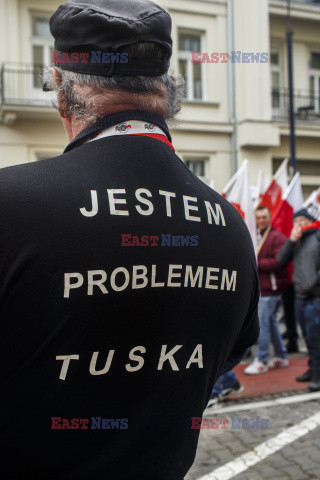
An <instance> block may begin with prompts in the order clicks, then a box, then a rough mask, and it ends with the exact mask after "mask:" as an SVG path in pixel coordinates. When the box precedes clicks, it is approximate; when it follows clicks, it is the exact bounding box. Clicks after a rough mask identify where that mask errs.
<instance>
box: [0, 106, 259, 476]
mask: <svg viewBox="0 0 320 480" xmlns="http://www.w3.org/2000/svg"><path fill="white" fill-rule="evenodd" d="M106 118H107V119H108V117H106ZM123 118H124V117H123V113H122V115H121V117H119V119H118V120H119V121H122V120H123ZM139 118H143V119H144V120H145V121H155V116H150V115H148V114H146V113H141V115H140V117H139ZM128 119H130V116H128ZM112 120H117V115H113V117H112ZM156 121H157V118H156ZM114 123H116V121H114ZM160 123H161V122H160V120H159V124H160ZM90 128H91V132H94V130H95V129H94V127H90ZM100 130H101V122H100V123H99V127H98V128H97V129H96V133H97V132H98V131H100ZM67 150H68V152H67V153H64V154H63V155H61V156H59V157H56V158H53V159H48V160H43V161H40V162H37V163H32V164H25V165H20V166H14V167H9V168H5V169H3V170H1V171H0V221H1V233H0V317H1V329H2V331H1V340H0V344H1V348H0V360H1V365H2V368H1V373H0V385H1V397H0V403H1V418H0V452H1V454H0V456H1V462H0V465H1V467H0V468H1V472H2V474H3V478H5V479H6V480H8V479H21V478H29V477H30V478H33V480H36V479H41V480H43V479H44V478H45V479H46V480H47V479H59V480H73V479H75V480H82V479H83V480H84V479H88V480H95V479H106V480H107V479H108V480H109V479H110V480H158V479H159V480H160V479H161V480H181V479H183V478H184V476H185V474H186V473H187V471H188V470H189V468H190V467H191V465H192V463H193V460H194V457H195V452H196V447H197V441H198V435H199V430H198V429H192V428H191V426H192V418H193V417H201V416H202V414H203V411H204V409H205V407H206V405H207V402H208V399H209V397H210V393H211V390H212V387H213V385H214V383H215V381H216V380H217V378H218V377H219V376H220V374H221V373H222V372H223V371H226V370H229V369H231V368H233V367H234V366H235V365H236V364H237V363H238V362H239V361H240V360H241V358H242V356H243V355H244V353H245V351H246V349H247V348H248V347H249V346H251V345H252V344H253V343H254V342H255V341H256V339H257V337H258V333H259V327H258V318H257V303H258V298H259V287H258V277H257V269H256V260H255V255H254V251H253V247H252V242H251V238H250V236H249V232H248V230H247V227H246V225H245V224H244V222H243V220H242V219H241V217H240V215H239V214H238V212H237V211H236V210H235V209H234V208H233V207H232V206H231V205H230V204H229V203H228V202H227V201H226V200H225V199H223V198H222V197H221V196H220V195H218V194H217V193H216V192H215V191H213V190H212V189H210V188H209V187H208V186H206V185H205V184H204V183H203V182H201V181H200V180H199V179H198V178H197V177H196V176H195V175H193V174H192V173H191V172H190V171H189V170H188V169H187V168H186V166H185V165H184V163H183V162H182V161H181V160H180V159H179V157H178V156H177V155H176V154H175V153H174V152H173V150H172V149H171V148H170V146H168V145H166V144H164V143H162V142H160V141H159V140H157V139H153V138H147V137H143V136H126V137H119V136H118V137H116V136H113V137H108V138H104V139H101V140H97V141H93V142H91V143H87V144H84V145H81V142H78V143H73V144H72V145H71V147H69V148H68V149H67Z"/></svg>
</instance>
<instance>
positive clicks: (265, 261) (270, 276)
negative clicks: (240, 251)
mask: <svg viewBox="0 0 320 480" xmlns="http://www.w3.org/2000/svg"><path fill="white" fill-rule="evenodd" d="M256 222H257V227H258V229H259V234H260V238H261V241H260V245H259V247H258V274H259V283H260V291H261V297H260V300H259V309H258V315H259V321H260V335H259V338H258V351H257V354H256V357H255V359H254V360H253V362H252V363H251V364H250V365H249V366H248V367H247V368H246V369H245V370H244V372H245V373H246V374H247V375H259V374H262V373H265V372H267V371H268V369H269V368H271V369H272V368H279V367H287V366H288V365H289V360H288V358H287V350H286V347H285V346H284V344H283V342H282V338H281V334H280V332H279V328H278V325H277V322H276V313H277V311H278V309H279V306H280V304H281V295H282V292H283V290H284V288H285V286H286V282H287V267H285V266H282V265H280V264H279V263H278V261H277V254H278V252H279V251H280V250H281V248H282V247H283V245H284V244H285V242H286V237H285V236H284V235H283V234H282V233H281V232H278V231H277V230H275V229H274V228H272V227H271V215H270V210H269V209H268V208H267V207H265V206H260V207H258V208H257V210H256ZM271 343H272V345H273V347H274V354H275V356H274V358H272V359H271V360H269V350H270V344H271Z"/></svg>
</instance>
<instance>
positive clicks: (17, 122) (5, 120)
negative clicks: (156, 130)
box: [0, 0, 320, 195]
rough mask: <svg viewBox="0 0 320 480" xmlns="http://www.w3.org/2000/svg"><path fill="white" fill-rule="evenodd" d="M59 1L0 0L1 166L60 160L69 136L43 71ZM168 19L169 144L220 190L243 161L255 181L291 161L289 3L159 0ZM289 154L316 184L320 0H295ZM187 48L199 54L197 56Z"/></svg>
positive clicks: (306, 180) (311, 185)
mask: <svg viewBox="0 0 320 480" xmlns="http://www.w3.org/2000/svg"><path fill="white" fill-rule="evenodd" d="M60 3H62V2H61V1H56V0H0V37H1V41H0V63H1V105H0V167H6V166H9V165H15V164H19V163H26V162H33V161H38V160H41V159H43V158H48V157H52V156H55V155H58V154H60V153H61V152H62V151H63V149H64V147H65V145H66V143H67V137H66V135H65V133H64V130H63V127H62V124H61V122H60V120H59V116H58V114H57V112H56V111H55V110H54V109H53V108H52V107H51V98H50V96H51V94H49V93H44V92H42V89H41V87H42V82H41V76H40V72H41V69H42V67H43V65H45V64H48V63H50V59H51V52H52V50H53V39H52V37H51V35H50V31H49V26H48V20H49V18H50V15H51V14H52V13H53V11H54V10H55V9H56V8H57V7H58V5H59V4H60ZM158 3H159V4H160V5H161V6H163V7H164V8H166V9H167V10H168V11H169V13H170V14H171V16H172V27H173V29H172V36H173V57H172V61H171V68H172V69H173V70H174V71H175V72H179V73H181V74H182V75H183V76H184V78H185V79H186V98H185V101H184V102H183V108H182V111H181V112H180V114H179V117H178V119H179V122H177V123H174V124H172V125H171V131H172V137H173V143H174V146H175V148H176V151H177V153H178V155H179V156H180V157H181V158H182V159H183V160H184V161H185V162H186V164H187V166H188V167H189V168H190V169H191V170H193V171H194V173H196V174H197V175H199V176H200V177H201V178H202V179H203V180H204V181H205V182H207V183H208V184H210V183H211V185H213V182H214V186H215V189H216V190H217V191H219V192H221V190H222V189H223V187H224V186H225V184H226V183H227V182H228V180H229V179H230V177H231V175H232V173H233V172H234V171H235V169H236V168H237V167H238V166H239V165H240V164H241V163H242V160H243V159H245V158H248V160H249V168H250V176H251V182H252V184H256V182H257V177H258V172H259V170H263V171H264V172H265V173H266V174H267V175H269V176H271V175H272V173H273V172H274V171H275V169H276V168H277V166H278V165H279V163H280V162H281V160H282V159H283V158H285V157H289V156H290V135H289V123H288V105H289V95H288V73H287V71H288V67H287V47H286V28H287V26H286V22H287V19H286V15H287V2H286V0H259V1H257V0H159V1H158ZM291 4H292V5H291V16H292V25H293V32H294V34H293V65H294V102H295V119H296V155H297V166H298V170H299V171H300V172H301V175H302V184H303V188H304V193H305V195H307V194H308V193H309V192H311V191H312V190H313V189H315V188H316V187H318V186H319V184H320V33H319V32H320V2H318V1H311V0H305V1H304V0H296V1H294V0H292V2H291ZM192 52H198V53H197V54H195V53H192Z"/></svg>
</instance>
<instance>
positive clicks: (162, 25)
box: [50, 0, 172, 77]
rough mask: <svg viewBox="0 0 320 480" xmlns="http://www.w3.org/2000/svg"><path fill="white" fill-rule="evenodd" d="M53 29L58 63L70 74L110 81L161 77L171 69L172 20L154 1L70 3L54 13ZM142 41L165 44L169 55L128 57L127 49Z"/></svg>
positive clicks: (86, 0)
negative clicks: (112, 78)
mask: <svg viewBox="0 0 320 480" xmlns="http://www.w3.org/2000/svg"><path fill="white" fill-rule="evenodd" d="M50 30H51V33H52V35H53V37H54V39H55V51H54V52H53V61H52V63H54V64H55V65H57V66H59V67H60V68H63V69H65V70H70V71H73V72H78V73H85V74H89V75H103V76H106V77H110V76H113V75H124V76H132V75H144V76H146V75H147V76H156V75H162V74H164V73H166V72H167V71H168V69H169V60H170V57H171V54H172V39H171V17H170V15H169V14H168V13H167V12H166V11H165V10H164V9H163V8H161V7H159V6H158V5H156V4H155V3H153V2H151V1H149V0H69V1H68V2H66V3H64V4H63V5H60V7H59V8H58V10H57V11H56V12H55V13H54V14H53V15H52V17H51V19H50ZM138 42H155V43H157V44H159V45H161V47H162V48H163V57H162V58H147V59H143V60H140V59H139V60H137V59H130V58H129V59H128V57H127V56H126V54H125V47H126V46H130V45H133V44H135V43H138ZM119 49H121V52H122V53H119Z"/></svg>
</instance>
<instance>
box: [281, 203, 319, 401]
mask: <svg viewBox="0 0 320 480" xmlns="http://www.w3.org/2000/svg"><path fill="white" fill-rule="evenodd" d="M314 222H315V218H313V217H312V215H310V214H309V212H308V210H307V209H305V208H303V209H301V210H299V211H298V212H296V213H295V214H294V216H293V229H292V232H291V235H290V238H289V239H288V241H287V242H286V244H285V245H284V247H283V248H282V250H281V251H280V252H279V254H278V257H277V258H278V261H279V263H281V264H282V265H286V264H287V263H289V262H291V261H293V285H294V289H295V295H296V299H295V310H296V317H297V320H298V322H299V323H300V326H301V330H302V333H303V336H304V338H305V341H306V344H307V348H308V353H309V369H308V370H307V371H306V372H305V373H304V374H303V375H300V376H299V377H297V379H296V380H297V381H298V382H310V383H309V389H310V390H311V391H313V392H314V391H318V390H320V231H319V226H318V225H319V224H318V222H317V224H316V223H314Z"/></svg>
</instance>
